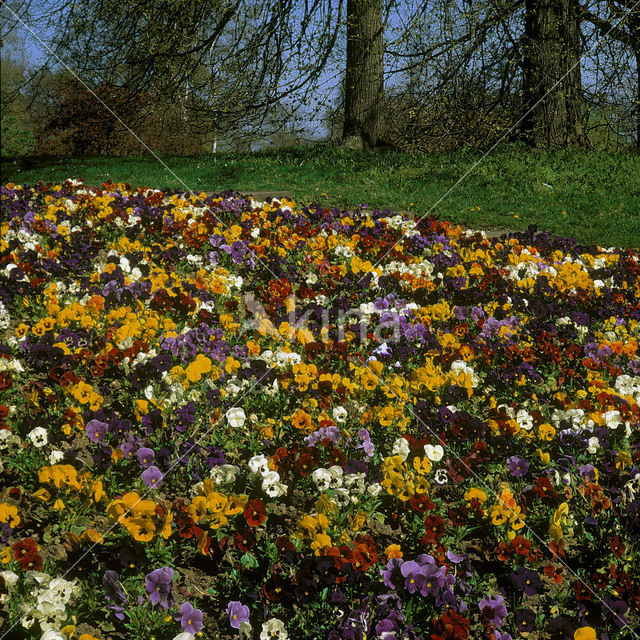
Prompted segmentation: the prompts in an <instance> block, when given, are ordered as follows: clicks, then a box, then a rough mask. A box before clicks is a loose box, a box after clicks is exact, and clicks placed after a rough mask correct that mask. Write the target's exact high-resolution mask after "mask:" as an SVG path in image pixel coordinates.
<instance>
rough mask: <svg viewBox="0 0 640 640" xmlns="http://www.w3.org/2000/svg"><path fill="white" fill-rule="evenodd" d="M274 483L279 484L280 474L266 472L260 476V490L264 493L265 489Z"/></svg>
mask: <svg viewBox="0 0 640 640" xmlns="http://www.w3.org/2000/svg"><path fill="white" fill-rule="evenodd" d="M276 482H280V474H279V473H278V472H277V471H267V472H266V473H264V474H263V475H262V490H263V491H266V487H268V486H269V485H270V484H275V483H276Z"/></svg>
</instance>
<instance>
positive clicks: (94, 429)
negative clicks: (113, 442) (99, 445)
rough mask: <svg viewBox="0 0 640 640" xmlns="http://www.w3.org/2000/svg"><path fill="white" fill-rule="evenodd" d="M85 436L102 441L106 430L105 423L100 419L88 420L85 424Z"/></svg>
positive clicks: (95, 440)
mask: <svg viewBox="0 0 640 640" xmlns="http://www.w3.org/2000/svg"><path fill="white" fill-rule="evenodd" d="M85 431H86V432H87V438H89V440H91V441H93V442H102V441H103V439H104V434H105V433H106V432H107V423H106V422H101V421H100V420H89V422H87V424H86V425H85Z"/></svg>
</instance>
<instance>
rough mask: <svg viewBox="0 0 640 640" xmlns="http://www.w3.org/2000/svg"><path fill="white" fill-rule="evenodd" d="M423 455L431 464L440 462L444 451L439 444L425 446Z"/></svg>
mask: <svg viewBox="0 0 640 640" xmlns="http://www.w3.org/2000/svg"><path fill="white" fill-rule="evenodd" d="M424 453H425V455H426V456H427V458H429V460H431V461H432V462H440V460H442V458H443V456H444V449H443V448H442V445H440V444H436V445H432V444H425V445H424Z"/></svg>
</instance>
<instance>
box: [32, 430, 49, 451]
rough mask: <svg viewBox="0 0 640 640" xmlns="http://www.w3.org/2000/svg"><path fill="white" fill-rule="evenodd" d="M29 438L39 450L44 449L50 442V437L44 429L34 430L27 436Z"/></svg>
mask: <svg viewBox="0 0 640 640" xmlns="http://www.w3.org/2000/svg"><path fill="white" fill-rule="evenodd" d="M27 438H29V440H31V442H32V443H33V446H34V447H37V448H38V449H40V447H44V446H45V445H46V444H47V442H49V436H48V433H47V430H46V429H45V428H44V427H36V428H35V429H32V430H31V431H29V433H28V434H27Z"/></svg>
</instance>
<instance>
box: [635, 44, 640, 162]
mask: <svg viewBox="0 0 640 640" xmlns="http://www.w3.org/2000/svg"><path fill="white" fill-rule="evenodd" d="M635 55H636V150H637V151H638V153H640V50H636V52H635Z"/></svg>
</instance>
